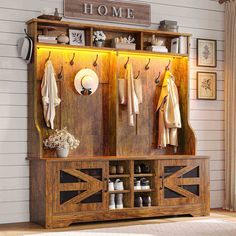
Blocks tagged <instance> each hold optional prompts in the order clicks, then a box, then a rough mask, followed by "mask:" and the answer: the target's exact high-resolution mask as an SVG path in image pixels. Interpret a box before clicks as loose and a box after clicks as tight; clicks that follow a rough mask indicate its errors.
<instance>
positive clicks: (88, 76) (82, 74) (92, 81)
mask: <svg viewBox="0 0 236 236" xmlns="http://www.w3.org/2000/svg"><path fill="white" fill-rule="evenodd" d="M74 85H75V89H76V91H77V92H78V93H79V94H81V95H92V94H94V93H95V92H96V90H97V88H98V85H99V79H98V76H97V74H96V73H95V72H94V71H93V70H91V69H82V70H80V71H79V72H78V73H77V74H76V76H75V80H74Z"/></svg>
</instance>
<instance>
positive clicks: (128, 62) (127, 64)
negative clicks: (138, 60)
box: [124, 57, 129, 69]
mask: <svg viewBox="0 0 236 236" xmlns="http://www.w3.org/2000/svg"><path fill="white" fill-rule="evenodd" d="M128 63H129V57H128V59H127V62H126V63H125V65H124V67H125V69H126V68H127V65H128Z"/></svg>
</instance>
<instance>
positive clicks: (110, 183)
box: [108, 179, 115, 191]
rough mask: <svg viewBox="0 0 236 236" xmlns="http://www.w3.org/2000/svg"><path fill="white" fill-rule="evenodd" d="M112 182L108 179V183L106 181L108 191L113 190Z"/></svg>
mask: <svg viewBox="0 0 236 236" xmlns="http://www.w3.org/2000/svg"><path fill="white" fill-rule="evenodd" d="M114 190H115V188H114V183H113V182H112V181H111V180H110V179H109V183H108V191H114Z"/></svg>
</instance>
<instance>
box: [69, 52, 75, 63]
mask: <svg viewBox="0 0 236 236" xmlns="http://www.w3.org/2000/svg"><path fill="white" fill-rule="evenodd" d="M74 59H75V53H73V57H72V59H71V60H70V65H71V66H73V65H74V64H75V62H74Z"/></svg>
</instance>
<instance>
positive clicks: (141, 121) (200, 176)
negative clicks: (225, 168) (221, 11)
mask: <svg viewBox="0 0 236 236" xmlns="http://www.w3.org/2000/svg"><path fill="white" fill-rule="evenodd" d="M45 26H50V27H54V28H55V30H54V31H50V32H49V34H50V35H51V36H55V35H59V34H60V33H67V32H68V29H69V28H73V29H80V30H84V31H85V38H86V45H85V46H80V47H79V46H71V45H50V44H43V43H38V42H37V35H38V34H42V32H41V29H42V28H43V27H45ZM96 30H103V31H104V32H105V34H106V35H107V39H106V41H105V46H104V47H103V48H100V49H98V48H96V47H94V46H93V40H92V35H93V32H94V31H96ZM28 32H29V34H30V35H31V37H32V38H33V40H34V59H33V62H32V63H31V64H30V65H29V82H28V83H29V86H28V89H29V116H28V117H29V120H28V126H29V128H28V129H29V132H28V136H29V138H28V140H29V146H28V158H29V160H30V178H31V206H30V207H31V209H30V213H31V221H32V222H36V223H39V224H41V225H43V226H45V227H47V228H53V227H64V226H68V225H70V224H71V223H75V222H89V221H104V220H114V219H129V218H139V217H153V216H164V215H179V214H191V215H193V216H199V215H208V214H209V167H208V157H204V156H195V142H196V140H195V135H194V133H193V131H192V129H191V127H190V126H189V123H188V112H189V109H188V106H189V105H188V102H189V101H188V88H189V79H188V73H189V71H188V63H189V62H188V54H171V53H153V52H147V51H145V48H146V47H147V46H148V38H149V37H151V36H152V35H153V34H154V35H156V36H159V37H162V38H164V39H165V41H166V45H167V47H169V49H170V42H171V39H173V38H176V37H177V38H178V37H180V36H184V37H187V38H188V42H189V38H190V35H189V34H180V33H170V32H161V31H152V30H140V29H133V28H132V29H128V28H127V29H126V28H118V27H109V26H97V25H87V24H86V25H84V24H78V23H74V22H55V21H46V20H39V19H33V20H31V21H29V22H28ZM130 34H131V35H132V36H133V37H135V40H136V43H137V48H136V50H135V51H125V50H117V49H114V48H112V47H111V40H112V38H114V37H118V36H123V37H124V36H128V35H130ZM49 55H50V59H51V61H52V62H53V65H54V68H55V70H56V74H58V73H59V72H61V71H62V70H61V68H63V73H62V79H58V80H57V85H58V90H59V97H60V98H61V99H62V102H61V105H60V106H59V107H58V108H57V110H56V119H55V127H56V128H58V129H61V128H63V127H65V126H66V127H68V130H69V131H71V132H72V133H73V134H74V135H75V136H76V137H78V138H79V139H80V140H81V144H80V146H79V148H78V149H77V150H75V151H73V152H71V154H70V156H69V157H68V158H65V159H58V158H55V153H54V152H53V151H48V150H45V149H43V145H42V141H43V140H44V139H45V138H46V137H47V135H48V133H49V129H48V128H47V127H46V125H45V123H44V120H43V110H42V104H41V94H40V86H41V81H42V77H43V70H44V65H45V60H46V59H47V58H48V56H49ZM73 56H74V60H75V61H74V64H73V65H71V63H70V61H71V59H72V58H73ZM96 58H97V59H98V60H97V66H96V67H94V66H93V64H94V61H95V59H96ZM149 59H150V60H149ZM169 60H171V68H170V69H171V72H172V73H173V75H174V76H175V83H176V85H177V87H178V91H179V97H180V110H181V117H182V128H181V130H180V132H179V137H178V139H179V147H178V149H177V153H175V152H174V149H173V148H172V147H168V148H167V149H164V150H159V149H156V148H155V147H154V145H153V139H154V137H155V135H156V134H155V132H156V127H155V126H154V124H155V117H154V98H155V92H156V91H158V89H156V85H155V78H156V77H157V75H158V73H159V71H163V68H165V66H166V65H167V64H168V62H169ZM127 61H129V62H131V63H132V64H133V69H134V73H135V74H136V73H138V72H139V71H140V78H142V84H143V91H144V96H143V104H142V105H141V107H140V114H139V116H138V118H137V127H135V128H133V127H129V126H128V124H127V120H128V119H127V108H126V107H124V106H122V105H119V101H118V78H122V77H124V73H125V69H124V65H125V64H126V62H127ZM148 62H150V69H149V70H145V66H146V65H147V63H148ZM83 68H91V69H94V70H95V71H96V73H97V74H98V76H99V82H100V84H99V88H98V90H97V91H96V93H94V94H93V95H92V96H80V95H78V94H77V93H76V91H75V89H74V85H73V81H74V77H75V75H76V73H77V72H78V71H79V70H80V69H83ZM140 164H146V165H148V166H149V167H150V172H149V173H139V174H137V173H135V170H134V169H135V166H137V165H140ZM114 165H122V166H123V167H124V173H123V174H111V173H109V168H110V167H111V166H114ZM143 177H145V178H147V179H148V180H149V182H150V185H151V186H150V189H147V190H134V178H143ZM118 178H119V179H122V181H123V182H124V187H125V188H124V190H122V191H118V192H117V191H115V192H113V191H110V192H109V190H108V181H109V179H111V180H115V179H118ZM113 193H114V194H117V193H122V194H123V203H124V208H123V209H115V210H109V198H110V197H111V194H113ZM138 196H142V197H145V196H150V197H151V199H152V205H151V207H142V208H139V207H135V199H136V197H138Z"/></svg>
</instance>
